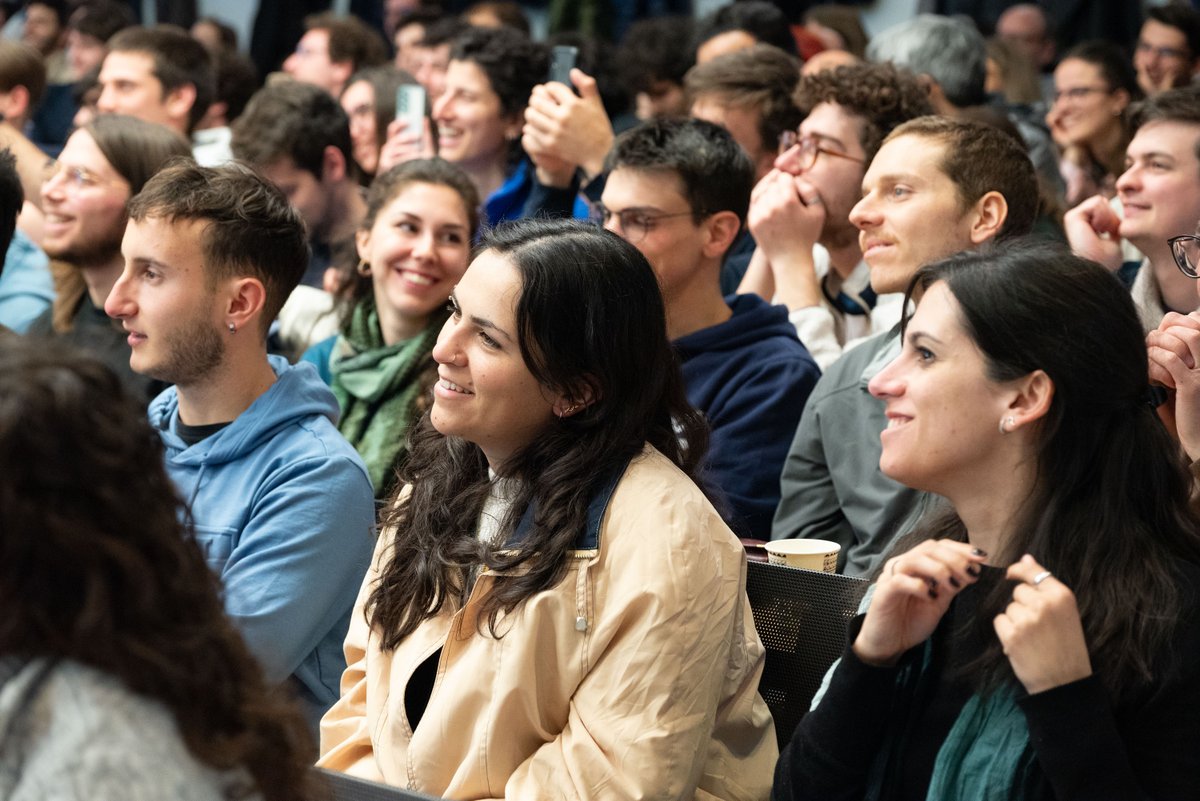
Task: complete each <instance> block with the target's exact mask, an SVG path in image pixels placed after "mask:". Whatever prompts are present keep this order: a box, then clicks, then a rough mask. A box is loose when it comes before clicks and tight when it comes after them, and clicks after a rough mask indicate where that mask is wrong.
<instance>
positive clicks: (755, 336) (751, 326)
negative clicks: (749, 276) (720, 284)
mask: <svg viewBox="0 0 1200 801" xmlns="http://www.w3.org/2000/svg"><path fill="white" fill-rule="evenodd" d="M725 303H726V304H728V306H729V309H730V311H732V312H733V316H731V317H730V318H729V319H728V320H726V321H725V322H723V323H721V324H719V325H714V326H710V327H709V328H702V329H700V330H699V331H694V332H692V333H690V334H688V335H686V336H682V337H680V338H679V339H677V340H675V349H676V350H677V351H678V353H679V358H680V359H681V360H682V361H684V362H686V361H687V360H688V359H690V358H692V357H693V356H696V355H699V354H705V353H710V354H711V353H722V352H731V351H736V352H740V351H743V350H745V349H746V348H748V347H751V346H754V345H757V344H759V343H761V342H762V341H763V340H766V339H772V338H774V337H783V338H784V339H787V340H795V339H796V329H795V328H794V327H793V326H792V324H791V323H790V322H789V321H788V314H787V308H786V307H784V306H772V305H771V304H769V303H767V302H766V301H765V300H763V299H762V298H760V297H759V296H758V295H729V296H728V297H726V298H725ZM806 353H807V351H806Z"/></svg>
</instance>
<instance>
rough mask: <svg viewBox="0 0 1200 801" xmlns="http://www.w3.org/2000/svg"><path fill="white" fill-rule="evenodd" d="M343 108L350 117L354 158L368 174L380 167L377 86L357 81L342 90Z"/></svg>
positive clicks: (373, 172) (372, 173) (368, 82)
mask: <svg viewBox="0 0 1200 801" xmlns="http://www.w3.org/2000/svg"><path fill="white" fill-rule="evenodd" d="M340 102H341V104H342V110H343V111H345V112H346V116H347V117H349V118H350V145H351V149H352V152H353V155H354V160H355V161H356V162H358V166H360V167H362V168H363V170H364V171H365V172H366V173H367V174H368V175H374V174H375V170H376V169H377V168H378V167H379V134H378V131H376V129H375V126H376V120H375V87H374V86H372V85H371V82H370V81H355V82H354V83H352V84H350V85H349V86H347V87H346V91H344V92H342V97H341V100H340Z"/></svg>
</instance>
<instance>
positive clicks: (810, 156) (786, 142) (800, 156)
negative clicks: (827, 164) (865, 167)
mask: <svg viewBox="0 0 1200 801" xmlns="http://www.w3.org/2000/svg"><path fill="white" fill-rule="evenodd" d="M794 147H799V148H800V149H799V150H798V151H797V152H796V159H797V161H796V167H797V168H798V169H799V170H801V171H802V172H807V171H808V170H811V169H812V168H813V165H814V164H816V163H817V156H820V155H821V154H824V155H826V156H836V157H838V158H840V159H848V160H849V161H856V162H858V163H859V164H865V163H866V159H860V158H859V157H858V156H851V155H850V154H849V153H842V152H840V151H837V150H830V149H829V148H827V147H821V142H820V140H818V139H817V137H815V136H801V135H800V132H799V131H784V132H783V133H781V134H779V155H781V156H782V155H783V154H784V153H787V152H788V151H789V150H791V149H792V148H794Z"/></svg>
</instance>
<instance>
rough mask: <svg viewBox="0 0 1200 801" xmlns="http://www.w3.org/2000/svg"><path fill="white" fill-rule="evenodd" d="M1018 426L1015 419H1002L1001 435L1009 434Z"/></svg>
mask: <svg viewBox="0 0 1200 801" xmlns="http://www.w3.org/2000/svg"><path fill="white" fill-rule="evenodd" d="M1016 425H1017V421H1016V419H1015V418H1012V417H1005V418H1002V419H1001V420H1000V433H1001V434H1008V433H1009V432H1011V431H1012V430H1013V428H1014V427H1016Z"/></svg>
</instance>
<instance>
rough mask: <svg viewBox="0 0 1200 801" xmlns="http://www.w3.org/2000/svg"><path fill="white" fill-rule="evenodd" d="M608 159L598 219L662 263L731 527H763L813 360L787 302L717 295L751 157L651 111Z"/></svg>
mask: <svg viewBox="0 0 1200 801" xmlns="http://www.w3.org/2000/svg"><path fill="white" fill-rule="evenodd" d="M606 169H607V171H608V174H609V175H608V181H607V183H606V184H605V187H604V194H603V196H602V207H603V212H602V213H603V216H604V218H605V227H607V228H608V229H609V230H610V231H613V232H615V233H617V234H619V235H620V236H621V237H623V238H624V239H626V240H628V241H629V242H630V243H632V244H633V245H635V246H636V247H637V248H638V250H640V251H641V252H642V254H643V255H644V256H645V257H646V259H647V260H648V261H649V262H650V265H651V266H652V267H653V268H654V271H655V273H656V274H657V275H658V282H659V286H660V288H661V289H662V293H663V300H664V302H665V304H666V309H667V333H668V335H669V336H670V337H671V339H672V341H673V342H674V343H675V347H676V350H677V351H678V353H679V356H680V360H681V361H682V362H683V378H684V382H685V385H686V389H687V395H688V400H689V401H691V403H692V405H693V406H695V407H696V408H697V409H699V410H700V411H702V412H703V413H704V414H705V416H706V417H707V418H708V422H709V425H710V426H711V427H712V440H711V443H710V447H709V455H708V463H707V464H708V466H707V471H708V478H709V483H710V485H711V486H712V488H713V489H715V490H719V492H720V494H722V495H723V496H724V498H725V500H726V501H727V508H726V509H724V510H722V511H723V514H724V516H725V519H726V520H727V522H729V524H730V526H731V527H732V528H733V529H734V531H735V532H737V533H738V534H739V535H740V536H744V537H764V538H765V536H766V535H767V533H768V532H769V531H770V526H771V515H772V514H773V511H774V508H775V505H776V504H777V503H778V501H779V471H780V468H781V467H782V465H783V459H784V456H785V455H786V453H787V442H788V440H789V439H790V438H791V436H792V433H793V432H794V431H795V429H796V424H797V421H798V420H799V419H800V410H801V409H803V408H804V402H805V399H807V398H808V393H809V392H811V391H812V388H813V386H814V385H815V384H816V381H817V378H818V376H819V375H820V370H819V369H818V368H817V364H816V362H815V361H813V359H812V357H811V356H810V355H809V353H808V351H807V350H806V349H805V347H804V346H803V345H801V344H800V340H798V339H797V338H796V332H795V329H794V328H793V327H792V326H791V324H790V323H789V322H788V318H787V310H786V309H784V308H783V307H781V306H771V305H769V304H767V303H766V301H764V300H762V298H760V297H758V296H757V295H729V296H727V297H722V295H721V288H720V270H721V259H722V257H723V256H724V255H725V251H726V250H728V249H729V246H730V244H731V243H732V242H733V241H734V239H735V238H736V237H737V235H738V231H740V230H741V227H742V225H743V223H744V221H745V217H746V210H747V208H748V207H749V205H750V190H751V188H752V187H753V185H754V167H753V165H752V164H751V162H750V158H749V157H748V156H747V155H746V153H745V151H743V150H742V149H741V148H740V147H739V146H738V144H737V142H735V141H734V140H733V137H731V136H730V135H729V133H728V132H727V131H726V130H725V129H724V128H720V127H718V126H716V125H713V124H712V123H709V122H703V121H701V120H656V121H651V122H647V123H645V124H643V125H640V126H638V127H637V128H634V129H632V130H630V131H627V132H626V133H624V134H622V135H621V136H620V137H619V138H618V139H617V141H616V143H615V144H614V146H613V150H612V152H611V153H610V154H609V157H608V163H607V164H606Z"/></svg>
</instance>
